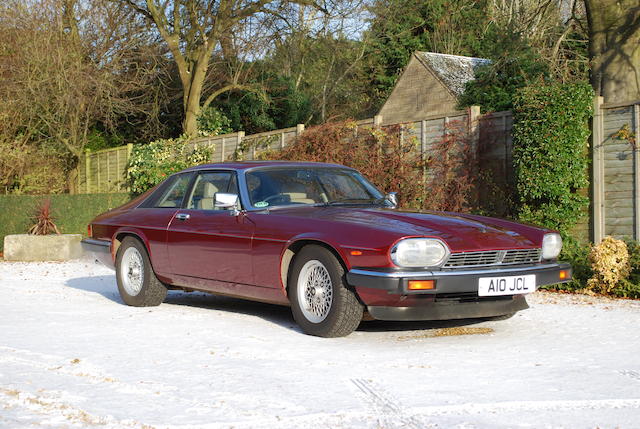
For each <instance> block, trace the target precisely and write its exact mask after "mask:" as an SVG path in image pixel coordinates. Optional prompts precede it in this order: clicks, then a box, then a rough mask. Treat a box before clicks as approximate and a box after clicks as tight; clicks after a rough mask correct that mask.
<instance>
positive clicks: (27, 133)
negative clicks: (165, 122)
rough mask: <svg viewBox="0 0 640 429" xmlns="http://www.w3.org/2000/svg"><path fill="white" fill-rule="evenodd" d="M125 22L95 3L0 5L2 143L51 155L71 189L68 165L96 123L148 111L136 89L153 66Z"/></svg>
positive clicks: (46, 0)
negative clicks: (10, 124) (6, 124)
mask: <svg viewBox="0 0 640 429" xmlns="http://www.w3.org/2000/svg"><path fill="white" fill-rule="evenodd" d="M130 22H131V21H130V20H127V16H126V15H123V12H122V11H118V8H116V7H115V6H114V5H111V4H106V3H104V4H103V3H100V2H98V1H96V2H92V3H91V4H88V3H79V2H78V3H76V1H75V0H29V1H26V2H25V1H20V0H10V2H7V3H5V4H4V5H3V6H0V30H1V31H0V35H1V37H3V38H5V39H7V40H8V44H5V43H0V46H2V47H3V49H5V51H6V52H5V53H6V55H2V56H0V70H3V73H2V77H1V78H0V79H1V80H0V94H1V98H2V99H3V100H9V102H8V103H3V105H2V106H0V117H3V116H4V117H7V115H11V116H10V119H11V120H12V121H14V125H15V126H14V128H4V127H3V129H2V131H0V134H2V135H3V137H4V143H6V144H7V146H6V147H15V145H16V144H18V143H17V142H21V144H29V146H30V148H32V149H34V150H35V149H37V150H44V151H46V153H49V154H55V156H56V158H57V159H58V160H59V162H61V163H64V164H65V165H66V170H67V171H68V172H69V173H70V174H69V175H68V182H69V187H70V189H71V190H72V191H73V187H74V185H75V183H76V181H75V168H74V167H75V166H76V165H77V161H78V159H79V157H80V156H82V154H83V153H84V149H85V146H86V144H87V139H88V135H89V133H90V131H91V130H92V129H93V128H94V127H95V126H96V124H98V123H100V124H102V125H104V126H107V127H108V126H110V125H113V123H114V122H115V121H116V120H117V119H118V118H122V117H127V116H128V115H132V114H142V113H148V112H149V109H150V107H149V103H148V102H147V101H146V100H143V98H145V96H143V95H141V94H145V93H146V91H145V89H147V88H148V87H149V84H150V83H151V82H152V80H153V77H154V74H155V73H156V72H157V70H156V67H155V65H154V64H153V63H149V61H150V60H149V58H153V55H146V54H148V52H145V47H146V45H145V44H144V43H141V41H140V40H136V39H135V38H133V39H131V38H130V37H128V35H129V33H130V31H131V30H133V29H131V28H128V29H127V28H124V27H123V25H124V26H127V25H130ZM133 34H136V33H135V32H133ZM125 36H126V37H125ZM151 61H152V60H151ZM151 104H153V103H151ZM12 145H13V146H12ZM5 174H6V173H5ZM3 177H5V178H6V176H3Z"/></svg>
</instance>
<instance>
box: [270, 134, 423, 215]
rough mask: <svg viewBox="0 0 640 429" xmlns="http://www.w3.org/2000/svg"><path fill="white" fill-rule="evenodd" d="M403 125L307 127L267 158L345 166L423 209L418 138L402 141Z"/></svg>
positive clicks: (413, 205) (384, 189) (403, 139)
mask: <svg viewBox="0 0 640 429" xmlns="http://www.w3.org/2000/svg"><path fill="white" fill-rule="evenodd" d="M400 130H401V128H400V126H391V127H384V128H358V127H357V126H356V123H355V122H353V121H345V122H335V123H327V124H324V125H319V126H316V127H310V128H308V129H307V130H306V131H305V132H304V134H302V135H301V136H299V137H298V138H297V139H296V140H295V141H294V142H293V143H292V144H290V145H289V146H286V147H285V148H284V149H283V150H282V151H270V152H266V153H264V154H263V155H262V156H261V157H262V158H264V159H283V160H297V161H315V162H329V163H338V164H343V165H346V166H349V167H352V168H355V169H357V170H359V171H360V172H362V173H363V174H364V176H365V177H366V178H367V179H369V180H370V181H371V182H372V183H374V184H375V185H376V186H377V187H378V188H379V189H380V190H382V191H383V192H391V191H395V192H398V196H399V198H400V204H401V205H402V206H403V207H407V208H414V209H417V208H420V207H422V205H423V203H424V194H423V190H424V185H423V183H424V181H423V176H422V171H423V162H422V159H421V156H420V154H419V153H417V152H416V151H415V150H414V149H415V146H416V141H415V139H412V138H401V133H400Z"/></svg>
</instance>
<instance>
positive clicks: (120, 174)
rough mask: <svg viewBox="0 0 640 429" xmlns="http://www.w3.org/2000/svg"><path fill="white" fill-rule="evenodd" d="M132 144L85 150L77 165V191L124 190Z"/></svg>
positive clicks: (109, 191) (105, 191) (95, 192)
mask: <svg viewBox="0 0 640 429" xmlns="http://www.w3.org/2000/svg"><path fill="white" fill-rule="evenodd" d="M132 149H133V145H132V144H128V145H126V146H120V147H115V148H112V149H104V150H99V151H95V152H86V153H85V156H84V158H81V159H80V165H79V166H78V170H79V171H78V193H79V194H98V193H111V192H126V190H127V189H126V168H127V162H128V161H129V155H131V151H132Z"/></svg>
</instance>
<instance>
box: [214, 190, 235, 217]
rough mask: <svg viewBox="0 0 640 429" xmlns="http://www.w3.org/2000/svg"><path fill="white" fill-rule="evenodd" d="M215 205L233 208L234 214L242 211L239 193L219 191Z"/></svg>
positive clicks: (222, 207) (232, 212) (232, 213)
mask: <svg viewBox="0 0 640 429" xmlns="http://www.w3.org/2000/svg"><path fill="white" fill-rule="evenodd" d="M214 205H215V206H216V208H220V209H231V215H232V216H237V215H238V214H239V213H240V199H239V198H238V195H237V194H227V193H224V192H217V193H216V197H215V203H214Z"/></svg>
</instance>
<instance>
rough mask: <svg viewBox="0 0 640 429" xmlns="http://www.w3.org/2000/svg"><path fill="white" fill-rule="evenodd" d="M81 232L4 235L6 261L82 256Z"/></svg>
mask: <svg viewBox="0 0 640 429" xmlns="http://www.w3.org/2000/svg"><path fill="white" fill-rule="evenodd" d="M80 240H82V235H81V234H60V235H31V234H16V235H7V236H5V237H4V260H5V261H68V260H70V259H79V258H80V257H82V247H81V246H80Z"/></svg>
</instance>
